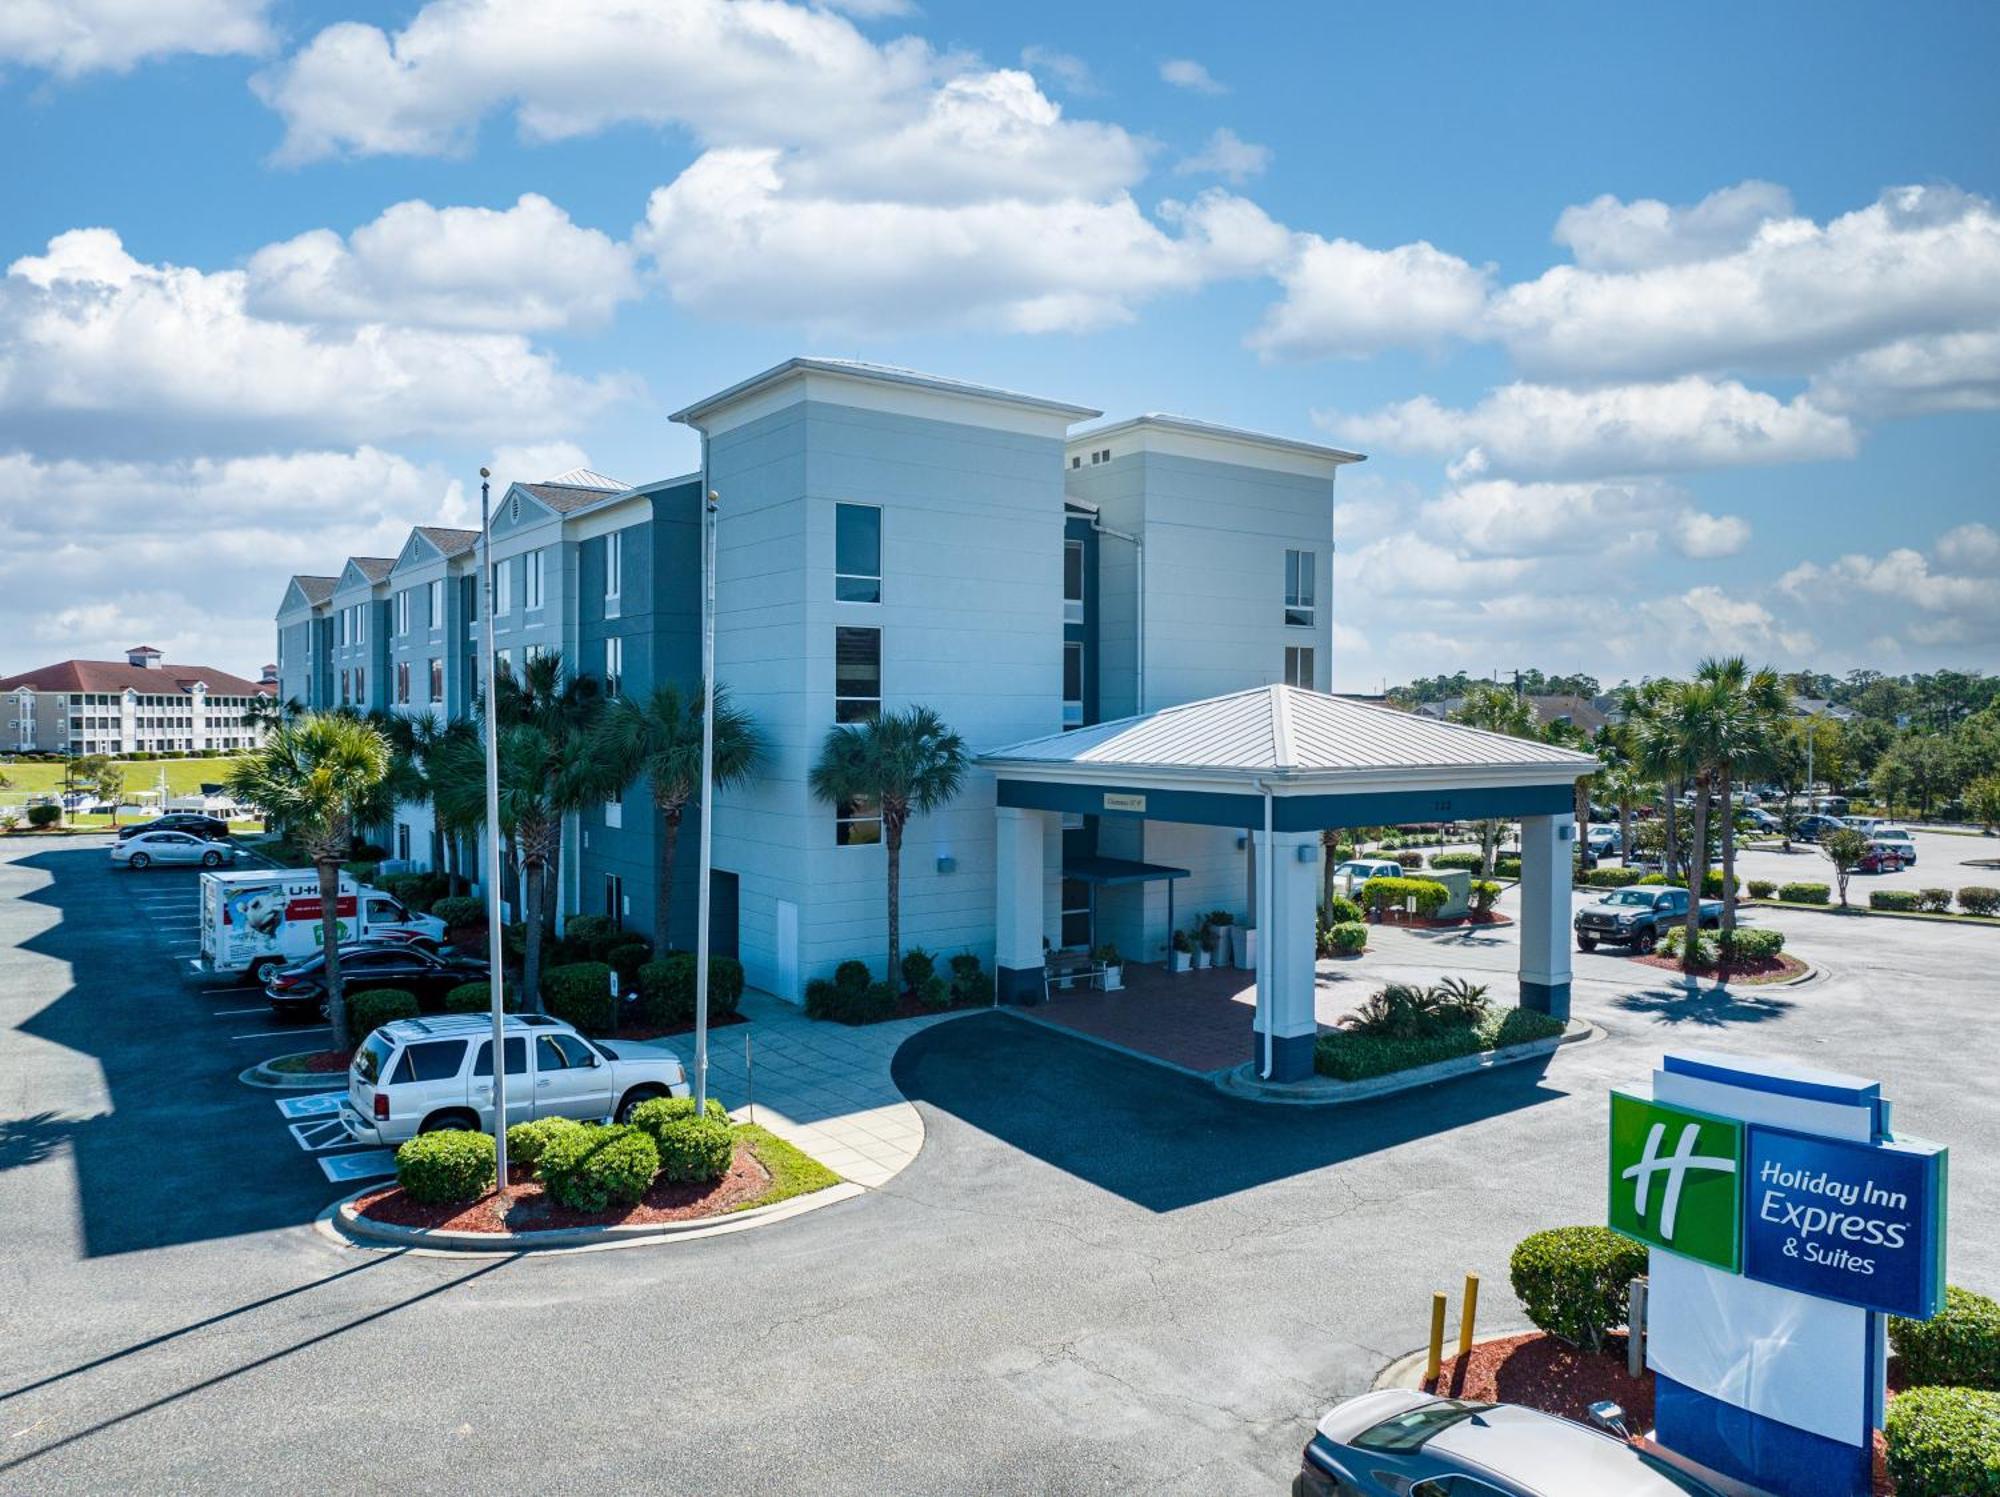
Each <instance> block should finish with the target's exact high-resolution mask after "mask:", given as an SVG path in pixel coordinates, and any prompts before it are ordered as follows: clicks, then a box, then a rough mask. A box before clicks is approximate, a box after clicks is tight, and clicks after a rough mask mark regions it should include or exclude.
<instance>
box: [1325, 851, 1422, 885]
mask: <svg viewBox="0 0 2000 1497" xmlns="http://www.w3.org/2000/svg"><path fill="white" fill-rule="evenodd" d="M1405 872H1407V870H1406V869H1405V868H1404V867H1403V865H1402V864H1401V863H1398V862H1397V861H1396V860H1395V859H1394V858H1351V859H1349V860H1348V861H1347V862H1345V863H1337V864H1335V865H1334V869H1333V876H1334V878H1335V879H1336V880H1338V881H1339V882H1341V883H1342V884H1343V885H1352V886H1353V887H1354V888H1357V889H1358V888H1360V887H1361V885H1363V884H1365V883H1367V882H1368V880H1370V879H1371V878H1401V877H1402V876H1403V875H1404V873H1405Z"/></svg>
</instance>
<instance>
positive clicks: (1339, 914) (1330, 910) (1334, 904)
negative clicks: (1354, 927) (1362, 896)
mask: <svg viewBox="0 0 2000 1497" xmlns="http://www.w3.org/2000/svg"><path fill="white" fill-rule="evenodd" d="M1324 915H1325V919H1326V923H1327V924H1328V925H1351V924H1353V923H1354V922H1355V921H1357V920H1359V919H1360V918H1361V906H1360V905H1358V904H1356V903H1355V902H1354V901H1353V900H1351V899H1349V898H1348V897H1347V896H1346V895H1345V894H1336V895H1334V896H1333V898H1331V899H1329V900H1328V901H1327V902H1326V909H1325V911H1324Z"/></svg>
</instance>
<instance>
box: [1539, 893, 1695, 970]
mask: <svg viewBox="0 0 2000 1497" xmlns="http://www.w3.org/2000/svg"><path fill="white" fill-rule="evenodd" d="M1687 912H1688V891H1687V890H1685V889H1676V888H1673V887H1671V886H1663V885H1659V884H1648V885H1644V886H1641V885H1636V884H1635V885H1631V886H1628V887H1626V888H1623V889H1613V890H1611V891H1610V892H1609V893H1608V894H1606V895H1605V896H1604V897H1603V898H1602V899H1600V900H1598V901H1597V902H1596V903H1595V904H1587V905H1585V906H1584V907H1583V908H1582V909H1580V910H1578V911H1577V912H1576V919H1575V920H1574V922H1572V923H1573V925H1574V926H1575V929H1576V944H1577V948H1578V949H1579V950H1582V951H1595V950H1597V947H1598V943H1599V942H1609V943H1610V944H1612V945H1614V946H1630V947H1631V948H1632V950H1633V951H1634V952H1635V953H1637V954H1638V955H1641V956H1643V955H1645V954H1646V953H1647V952H1649V951H1651V950H1652V949H1653V948H1654V947H1655V946H1657V945H1659V944H1660V941H1661V939H1662V938H1663V937H1664V936H1665V935H1666V933H1667V932H1668V931H1670V930H1672V929H1673V928H1674V927H1675V926H1677V925H1684V924H1685V923H1686V922H1687ZM1700 920H1701V924H1702V926H1703V928H1704V929H1707V930H1713V929H1715V928H1716V927H1718V926H1720V925H1721V924H1722V901H1721V900H1719V899H1704V900H1703V901H1702V902H1701V915H1700Z"/></svg>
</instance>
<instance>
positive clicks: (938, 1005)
mask: <svg viewBox="0 0 2000 1497" xmlns="http://www.w3.org/2000/svg"><path fill="white" fill-rule="evenodd" d="M917 1001H918V1002H919V1003H921V1004H923V1006H924V1007H925V1008H929V1009H947V1008H950V1007H951V984H950V983H948V982H946V981H945V980H944V979H943V978H942V977H939V976H938V975H937V973H935V972H933V973H932V974H931V975H930V976H929V977H927V978H925V979H924V985H923V986H922V987H920V988H918V989H917Z"/></svg>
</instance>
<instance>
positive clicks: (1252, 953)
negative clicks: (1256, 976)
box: [1236, 926, 1257, 972]
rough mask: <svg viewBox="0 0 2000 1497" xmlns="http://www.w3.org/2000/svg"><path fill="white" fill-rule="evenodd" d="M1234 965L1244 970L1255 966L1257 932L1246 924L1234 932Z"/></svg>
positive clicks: (1246, 970) (1252, 969) (1252, 968)
mask: <svg viewBox="0 0 2000 1497" xmlns="http://www.w3.org/2000/svg"><path fill="white" fill-rule="evenodd" d="M1236 965H1237V966H1238V967H1239V968H1241V969H1242V970H1243V971H1245V972H1253V971H1255V970H1256V968H1257V932H1256V931H1254V930H1251V929H1250V928H1249V927H1247V926H1246V927H1244V928H1243V929H1241V930H1239V931H1237V933H1236Z"/></svg>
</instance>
